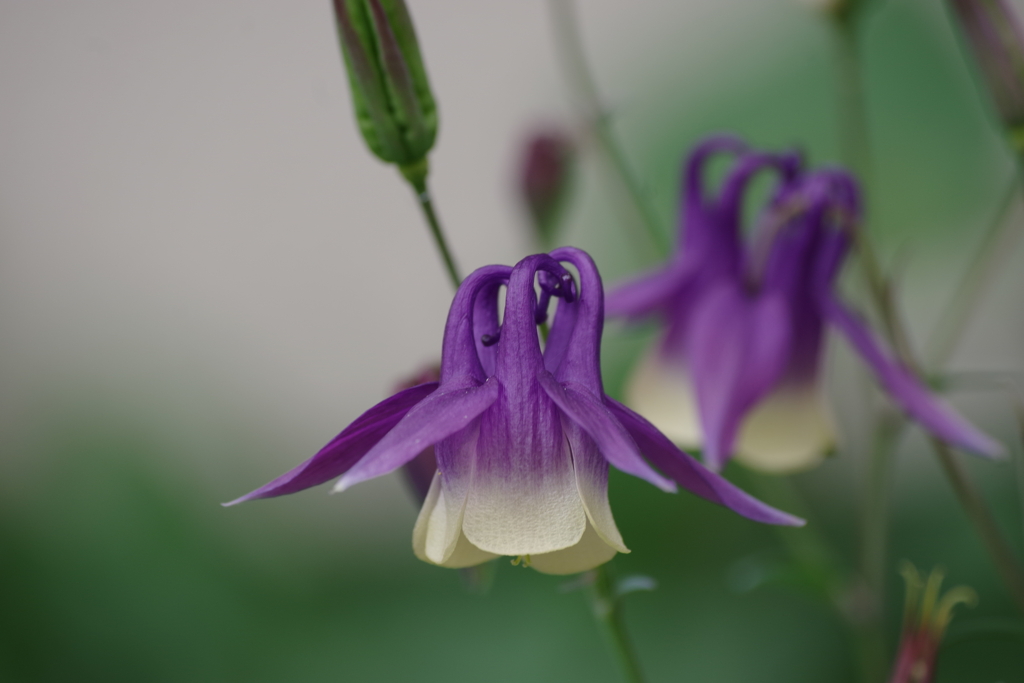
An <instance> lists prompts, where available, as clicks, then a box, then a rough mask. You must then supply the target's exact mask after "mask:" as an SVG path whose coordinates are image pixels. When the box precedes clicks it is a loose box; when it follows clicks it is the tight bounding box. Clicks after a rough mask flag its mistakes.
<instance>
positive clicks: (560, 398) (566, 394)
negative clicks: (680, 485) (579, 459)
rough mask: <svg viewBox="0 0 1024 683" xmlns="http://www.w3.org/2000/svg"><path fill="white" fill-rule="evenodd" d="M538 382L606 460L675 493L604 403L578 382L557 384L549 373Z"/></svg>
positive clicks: (669, 482) (674, 488)
mask: <svg viewBox="0 0 1024 683" xmlns="http://www.w3.org/2000/svg"><path fill="white" fill-rule="evenodd" d="M537 379H538V381H539V382H540V385H541V386H542V387H544V391H545V392H546V393H547V395H548V396H549V397H551V400H552V401H554V402H555V405H557V406H558V408H559V409H560V410H561V411H562V412H563V413H564V414H565V415H566V416H567V417H568V418H569V419H571V420H572V421H573V422H575V423H576V424H578V425H579V426H580V427H582V428H583V431H585V432H586V433H587V434H589V435H590V438H592V439H593V440H594V443H596V444H597V448H598V450H600V451H601V455H603V456H604V458H605V460H607V461H608V462H609V463H611V464H612V465H614V466H615V467H616V468H617V469H620V470H622V471H623V472H625V473H626V474H632V475H633V476H634V477H639V478H640V479H643V480H644V481H646V482H649V483H651V484H653V485H655V486H657V487H658V488H659V489H661V490H662V491H668V492H670V493H674V492H675V490H676V486H675V484H674V483H673V482H672V481H670V480H668V479H666V478H665V477H663V476H661V475H660V474H658V473H657V472H655V471H654V470H653V469H652V468H651V466H650V465H648V464H647V462H646V461H644V459H643V457H641V455H640V451H639V450H638V449H637V445H636V444H635V443H634V442H633V439H632V438H630V435H629V433H628V432H627V431H626V429H625V428H624V427H623V426H622V424H620V423H619V421H618V420H616V419H615V417H614V416H613V415H612V414H611V412H610V411H609V410H608V408H607V407H606V406H605V405H604V403H602V401H601V399H599V398H597V397H595V396H593V395H592V394H591V393H590V392H589V391H587V390H586V389H585V388H584V387H582V386H580V385H579V384H576V383H574V382H564V383H563V382H557V381H555V378H554V377H552V376H551V375H550V374H549V373H548V372H546V371H544V372H541V373H540V374H539V375H538V376H537Z"/></svg>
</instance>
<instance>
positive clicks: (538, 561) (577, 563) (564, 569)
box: [530, 524, 615, 574]
mask: <svg viewBox="0 0 1024 683" xmlns="http://www.w3.org/2000/svg"><path fill="white" fill-rule="evenodd" d="M613 557H615V548H613V547H611V546H610V545H608V544H607V543H605V542H604V541H603V540H601V537H600V536H599V535H598V533H597V532H596V531H595V530H594V527H592V526H591V525H590V524H587V529H586V531H585V532H584V533H583V537H582V538H580V540H579V543H577V544H576V545H574V546H572V547H570V548H565V549H564V550H557V551H555V552H553V553H544V554H542V555H531V556H530V566H531V567H533V568H534V569H536V570H537V571H539V572H542V573H544V574H576V573H577V572H585V571H587V570H588V569H593V568H594V567H597V566H598V565H602V564H604V563H605V562H607V561H608V560H610V559H612V558H613Z"/></svg>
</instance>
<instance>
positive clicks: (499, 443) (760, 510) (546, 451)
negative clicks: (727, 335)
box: [229, 248, 802, 574]
mask: <svg viewBox="0 0 1024 683" xmlns="http://www.w3.org/2000/svg"><path fill="white" fill-rule="evenodd" d="M559 261H565V262H568V263H570V264H572V265H573V266H574V267H575V268H576V270H577V272H579V275H580V282H579V287H577V286H576V283H575V281H574V280H573V277H572V275H571V274H570V273H569V272H568V271H567V270H566V269H565V268H564V267H563V266H562V265H561V264H560V263H559ZM535 283H537V284H539V285H540V296H539V297H538V295H537V293H536V291H535ZM502 286H505V287H506V289H507V292H506V297H505V312H504V320H503V322H502V323H501V324H499V316H498V293H499V288H500V287H502ZM552 297H555V298H558V299H559V300H560V301H559V303H558V308H557V310H556V317H555V320H554V322H553V325H552V327H551V332H550V335H549V337H548V342H547V345H546V348H545V349H544V351H543V352H542V351H541V347H540V342H539V339H538V334H537V325H538V324H540V323H541V322H543V321H544V320H546V317H547V309H548V305H549V303H550V300H551V298H552ZM538 299H539V300H538ZM603 324H604V291H603V289H602V285H601V278H600V275H599V274H598V272H597V269H596V267H595V266H594V263H593V261H592V260H591V259H590V257H589V256H588V255H587V254H586V253H585V252H582V251H580V250H578V249H573V248H564V249H559V250H556V251H554V252H552V253H551V255H546V254H538V255H535V256H529V257H527V258H525V259H523V260H522V261H520V262H519V263H518V264H517V265H516V266H515V268H508V267H505V266H487V267H484V268H480V269H479V270H477V271H475V272H474V273H473V274H471V275H470V276H469V277H468V278H466V280H465V281H464V282H463V284H462V286H461V287H460V288H459V291H458V292H457V293H456V295H455V300H454V301H453V302H452V307H451V311H450V313H449V315H448V322H447V325H446V326H445V334H444V343H443V347H442V356H441V376H440V380H439V382H431V383H426V384H421V385H419V386H416V387H412V388H410V389H405V390H403V391H400V392H399V393H397V394H395V395H394V396H392V397H391V398H389V399H386V400H384V401H382V402H381V403H379V404H377V405H376V406H374V407H373V408H371V409H370V410H369V411H367V412H366V413H364V414H363V415H362V416H361V417H359V418H358V419H357V420H356V421H355V422H353V423H352V424H351V425H350V426H349V427H347V428H346V429H345V430H344V431H342V432H341V434H339V435H338V436H337V437H335V439H334V440H333V441H331V442H330V443H329V444H327V445H326V446H324V448H323V449H321V450H320V452H319V453H317V454H316V455H315V456H313V458H311V459H310V460H308V461H306V462H305V463H303V464H302V465H299V466H298V467H296V468H295V469H293V470H292V471H290V472H288V473H286V474H284V475H282V476H281V477H278V478H277V479H275V480H274V481H272V482H270V483H269V484H267V485H265V486H263V487H261V488H259V489H256V490H255V491H253V492H252V493H250V494H248V495H246V496H243V497H242V498H239V499H238V500H236V501H234V502H233V503H229V504H234V503H240V502H243V501H246V500H252V499H255V498H269V497H273V496H279V495H283V494H286V493H294V492H296V491H300V490H302V489H306V488H309V487H311V486H315V485H317V484H320V483H322V482H324V481H327V480H328V479H331V478H333V477H337V476H339V475H343V476H342V477H341V479H340V481H339V482H338V484H337V486H336V487H335V490H343V489H346V488H348V487H349V486H352V485H353V484H356V483H359V482H361V481H365V480H367V479H372V478H374V477H378V476H381V475H384V474H387V473H388V472H391V471H393V470H395V469H397V468H399V467H401V466H402V465H404V464H406V463H408V462H409V461H410V460H412V459H413V458H415V457H416V456H417V455H418V454H420V453H421V452H423V450H424V449H425V448H427V447H429V446H431V445H433V446H434V450H435V454H436V458H437V472H436V473H435V474H434V477H433V481H432V482H431V485H430V489H429V492H428V494H427V497H426V500H425V502H424V504H423V508H422V509H421V511H420V515H419V519H418V520H417V521H416V527H415V529H414V531H413V549H414V551H415V552H416V555H417V556H418V557H419V558H420V559H423V560H425V561H427V562H431V563H434V564H439V565H442V566H446V567H465V566H471V565H475V564H479V563H481V562H484V561H485V560H488V559H490V558H493V557H496V556H499V555H510V556H515V557H522V558H524V559H526V560H527V562H528V563H529V564H531V565H532V566H533V567H534V568H536V569H537V570H539V571H542V572H546V573H552V574H568V573H574V572H580V571H584V570H587V569H591V568H593V567H595V566H597V565H599V564H601V563H603V562H606V561H607V560H609V559H611V558H612V557H613V556H614V555H615V553H616V552H628V550H627V549H626V546H625V545H624V544H623V542H622V537H621V536H620V534H619V531H618V529H617V528H616V525H615V521H614V519H613V517H612V513H611V508H610V507H609V505H608V465H609V464H612V465H614V466H615V467H617V468H618V469H620V470H622V471H624V472H627V473H629V474H633V475H635V476H638V477H640V478H642V479H645V480H646V481H648V482H651V483H652V484H654V485H655V486H657V487H659V488H661V489H662V490H665V491H674V490H675V487H676V484H677V483H678V484H679V485H681V486H683V487H684V488H686V489H688V490H690V491H692V492H693V493H695V494H697V495H699V496H701V497H703V498H706V499H708V500H710V501H712V502H715V503H718V504H721V505H725V506H728V507H729V508H731V509H733V510H734V511H736V512H738V513H740V514H742V515H745V516H747V517H749V518H751V519H754V520H757V521H762V522H768V523H774V524H789V525H796V524H801V523H802V521H801V520H799V519H796V518H794V517H792V516H790V515H787V514H785V513H782V512H779V511H777V510H775V509H773V508H770V507H768V506H766V505H764V504H763V503H760V502H759V501H757V500H755V499H754V498H752V497H750V496H748V495H747V494H745V493H744V492H742V491H740V490H739V489H737V488H735V487H734V486H732V485H731V484H730V483H729V482H727V481H725V480H724V479H722V478H720V477H719V476H717V475H715V474H713V473H711V472H710V471H708V470H707V469H705V468H704V467H703V466H701V465H700V464H699V463H698V462H697V461H695V460H693V459H692V458H690V457H689V456H688V455H686V454H685V453H683V452H682V451H680V450H679V449H678V448H676V447H675V446H674V445H673V444H672V443H671V442H670V441H669V440H668V439H667V438H665V436H663V435H662V434H661V433H660V432H659V431H658V430H657V429H655V428H654V427H653V426H651V425H650V423H648V422H647V421H646V420H644V419H643V418H642V417H640V416H639V415H637V414H636V413H634V412H632V411H631V410H629V409H628V408H626V407H625V406H622V405H621V404H618V403H616V402H615V401H612V400H611V399H609V398H608V397H607V396H605V394H604V389H603V386H602V383H601V375H600V365H599V360H600V359H599V352H600V341H601V333H602V328H603ZM641 452H643V454H644V455H645V456H646V457H647V459H648V460H650V462H651V463H653V464H654V465H655V466H657V467H658V468H660V469H661V470H662V472H664V473H665V475H667V476H662V475H661V474H659V473H658V472H656V471H654V469H652V468H651V466H650V465H649V464H648V463H647V461H646V460H645V459H644V457H642V456H641Z"/></svg>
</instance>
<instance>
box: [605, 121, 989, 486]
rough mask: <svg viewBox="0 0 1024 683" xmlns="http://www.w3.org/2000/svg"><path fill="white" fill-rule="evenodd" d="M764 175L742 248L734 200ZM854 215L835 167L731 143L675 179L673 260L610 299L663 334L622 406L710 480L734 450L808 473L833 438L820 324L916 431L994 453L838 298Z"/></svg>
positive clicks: (770, 465)
mask: <svg viewBox="0 0 1024 683" xmlns="http://www.w3.org/2000/svg"><path fill="white" fill-rule="evenodd" d="M722 152H727V153H731V154H733V155H735V156H736V159H735V161H734V163H733V165H732V168H731V169H730V170H729V172H728V174H727V176H726V178H725V180H724V182H723V183H722V186H721V188H720V189H719V191H718V193H717V195H714V194H712V193H709V192H708V191H707V189H706V188H705V179H704V176H705V170H706V167H707V164H708V161H709V159H710V158H711V157H712V156H713V155H715V154H718V153H722ZM761 171H770V172H772V173H774V174H775V176H776V178H777V180H778V184H777V187H776V189H775V191H774V193H773V194H772V196H771V197H770V199H769V200H768V203H767V206H766V207H765V208H764V210H763V211H762V212H761V215H760V216H759V219H758V220H757V222H756V225H755V226H754V229H753V230H752V231H751V234H750V236H749V237H748V238H747V237H745V236H744V233H743V230H742V222H743V201H744V197H745V195H746V193H747V190H748V188H749V186H750V181H751V179H752V178H753V177H754V176H755V175H756V174H758V173H759V172H761ZM859 216H860V203H859V197H858V188H857V184H856V182H855V181H854V180H853V178H852V177H851V176H850V175H848V174H847V173H845V172H843V171H840V170H836V169H821V170H817V171H813V172H806V171H804V170H803V169H802V168H801V161H800V158H799V157H798V156H797V155H794V154H767V153H759V152H753V151H749V150H748V149H747V148H746V146H745V145H744V144H743V143H742V142H741V141H739V140H737V139H736V138H732V137H724V136H721V137H712V138H710V139H708V140H706V141H704V142H703V143H701V144H700V145H699V146H698V147H697V148H696V150H694V152H693V153H692V154H691V156H690V158H689V160H688V162H687V166H686V169H685V178H684V187H683V212H682V216H681V225H680V234H679V246H678V251H677V252H676V253H675V255H674V256H673V258H672V260H671V261H670V262H669V263H668V264H667V265H666V266H664V267H662V268H660V269H659V270H657V271H655V272H653V273H650V274H647V275H644V276H642V277H640V278H639V279H636V280H634V281H632V282H630V283H627V284H625V285H624V286H622V287H620V288H618V289H617V290H616V291H614V292H612V293H611V294H609V297H608V313H609V315H613V316H623V317H626V318H629V319H632V320H637V319H641V318H644V317H648V316H653V315H657V316H660V317H661V319H662V320H663V322H664V324H665V332H664V335H663V336H662V338H661V340H660V342H659V343H658V345H657V346H656V347H655V348H654V349H653V350H652V352H651V353H649V354H648V356H647V357H646V358H645V359H644V360H642V361H641V363H640V365H639V367H638V369H637V371H636V373H635V374H634V375H633V378H632V380H631V382H630V386H629V388H628V390H627V399H628V402H629V403H630V404H631V405H632V406H633V407H634V408H636V409H637V410H638V411H640V412H641V413H643V414H644V415H646V416H647V417H648V418H649V419H650V420H651V421H652V422H653V423H654V424H655V425H656V426H657V427H658V428H659V429H661V430H662V431H663V432H664V433H665V434H667V435H668V436H670V437H671V438H673V439H674V440H675V441H677V442H679V443H681V444H683V445H684V446H692V447H699V446H702V447H703V450H704V461H705V463H706V464H707V465H708V466H709V467H710V468H712V469H714V470H716V471H717V470H719V469H721V468H722V467H723V466H724V465H725V463H726V462H727V461H728V459H729V458H730V457H732V455H733V454H734V453H735V455H736V457H737V459H739V460H741V461H742V462H745V463H746V464H748V465H751V466H753V467H757V468H759V469H763V470H767V471H777V472H781V471H792V470H797V469H801V468H804V467H807V466H809V465H811V464H814V463H815V462H817V460H818V459H819V458H821V457H822V456H823V455H824V453H825V452H826V451H827V450H828V449H829V448H830V446H831V445H832V443H833V441H834V428H833V421H832V418H831V414H830V411H829V408H828V405H827V403H826V402H825V400H824V397H823V393H822V388H821V382H820V380H819V377H820V369H821V356H822V349H823V346H822V344H823V341H824V332H825V327H826V324H830V325H832V326H834V327H835V328H837V329H838V330H839V331H840V332H841V333H842V334H843V335H844V336H845V337H846V338H847V340H848V341H849V342H850V343H851V344H852V346H853V348H854V350H856V351H857V353H858V354H859V355H860V356H861V357H862V358H863V359H864V360H865V361H866V362H867V365H868V367H870V368H871V369H872V370H873V371H874V373H875V376H876V377H877V379H878V381H879V383H880V384H881V385H882V387H883V388H884V389H885V391H886V392H887V393H888V395H889V396H890V397H891V398H892V399H893V400H894V401H895V402H896V403H897V404H898V405H899V406H900V407H901V408H902V409H903V410H904V411H905V412H906V413H907V414H908V415H909V416H910V417H912V418H913V419H914V420H916V421H917V422H918V423H919V424H920V425H921V426H923V427H924V428H925V429H927V430H928V431H930V432H931V433H932V434H934V435H936V436H938V437H940V438H942V439H945V440H946V441H948V442H950V443H952V444H954V445H957V446H960V447H962V448H965V449H967V450H970V451H973V452H975V453H979V454H983V455H995V454H998V453H999V452H1000V450H1001V449H1000V446H999V444H998V443H996V442H995V441H993V440H992V439H990V438H989V437H987V436H986V435H984V434H982V433H981V432H979V431H978V430H977V429H975V428H974V427H973V426H971V425H970V424H969V423H968V422H967V421H966V420H964V419H963V418H962V417H961V416H960V415H958V414H957V413H956V412H955V411H954V410H953V409H952V408H950V407H949V406H948V405H946V404H945V403H944V402H942V401H941V400H940V399H938V398H937V397H935V396H933V395H932V394H931V393H930V392H929V391H928V389H927V388H926V387H925V386H924V385H923V384H922V383H921V382H920V380H918V378H917V377H916V376H915V375H914V373H912V372H911V371H910V370H908V369H907V368H905V367H904V366H903V365H901V364H900V363H899V362H898V361H897V360H896V359H894V357H893V355H892V354H891V353H890V352H889V351H888V350H887V349H886V348H885V347H884V346H883V345H882V344H881V343H880V341H879V340H878V339H877V338H876V337H875V336H874V335H873V334H872V332H871V331H870V329H869V328H868V327H867V325H865V323H864V322H863V321H862V320H861V319H860V318H859V317H858V316H857V315H856V314H855V313H853V312H852V311H851V310H850V309H849V308H848V307H847V306H846V304H844V303H843V302H842V300H841V299H840V298H839V296H838V294H837V293H836V291H835V289H836V288H835V279H836V275H837V274H838V271H839V268H840V266H841V265H842V262H843V260H844V258H845V257H846V254H847V252H848V250H849V246H850V240H851V237H852V235H851V233H852V230H854V229H855V228H856V226H857V223H858V220H859Z"/></svg>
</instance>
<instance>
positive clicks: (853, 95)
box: [832, 13, 871, 185]
mask: <svg viewBox="0 0 1024 683" xmlns="http://www.w3.org/2000/svg"><path fill="white" fill-rule="evenodd" d="M832 31H833V34H834V36H835V47H836V81H837V84H838V88H839V93H838V95H839V96H838V100H837V106H838V112H837V114H838V119H839V151H840V155H841V157H842V159H843V162H844V163H845V164H846V165H847V166H848V167H849V169H850V170H851V171H853V172H854V173H855V174H856V175H857V176H858V177H859V178H860V179H861V182H862V183H863V184H865V185H867V181H868V176H869V175H870V172H871V154H870V145H869V143H868V123H867V107H866V106H865V104H864V79H863V76H862V74H861V61H860V53H859V48H858V45H857V39H858V35H857V23H856V19H855V18H854V17H853V15H851V14H845V13H844V14H837V15H833V17H832Z"/></svg>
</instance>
